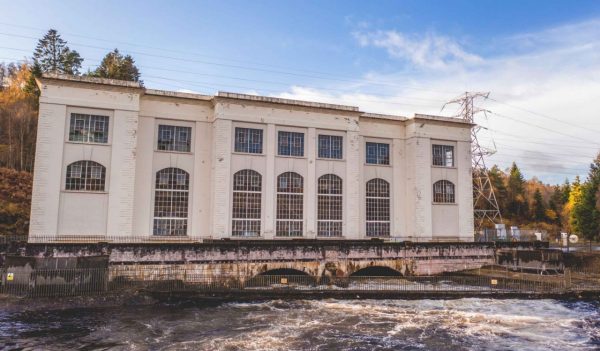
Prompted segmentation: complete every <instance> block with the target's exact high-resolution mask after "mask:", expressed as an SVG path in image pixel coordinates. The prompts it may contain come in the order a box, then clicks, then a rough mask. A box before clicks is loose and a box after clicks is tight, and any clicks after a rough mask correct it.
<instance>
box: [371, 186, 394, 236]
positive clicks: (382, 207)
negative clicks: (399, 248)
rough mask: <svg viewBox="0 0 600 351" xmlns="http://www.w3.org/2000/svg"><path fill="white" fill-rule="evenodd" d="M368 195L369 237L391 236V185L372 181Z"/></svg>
mask: <svg viewBox="0 0 600 351" xmlns="http://www.w3.org/2000/svg"><path fill="white" fill-rule="evenodd" d="M366 195H367V196H366V201H367V236H390V183H388V182H386V181H385V180H383V179H379V178H377V179H371V180H369V181H368V182H367V193H366Z"/></svg>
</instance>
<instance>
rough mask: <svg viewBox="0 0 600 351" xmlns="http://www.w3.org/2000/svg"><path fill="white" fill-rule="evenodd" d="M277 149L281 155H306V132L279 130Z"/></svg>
mask: <svg viewBox="0 0 600 351" xmlns="http://www.w3.org/2000/svg"><path fill="white" fill-rule="evenodd" d="M277 149H278V150H277V154H278V155H281V156H304V133H295V132H279V141H278V148H277Z"/></svg>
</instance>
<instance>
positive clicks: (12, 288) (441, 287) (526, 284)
mask: <svg viewBox="0 0 600 351" xmlns="http://www.w3.org/2000/svg"><path fill="white" fill-rule="evenodd" d="M124 267H125V268H123V267H120V266H116V267H110V268H86V269H83V268H81V269H62V270H61V269H58V270H57V269H52V270H50V269H47V270H44V269H37V270H19V271H14V269H13V271H9V270H8V269H6V268H4V269H1V270H0V274H1V276H0V294H3V295H12V296H19V297H55V296H56V297H62V296H91V295H108V294H126V293H127V292H131V293H134V292H136V291H141V290H144V291H150V292H161V293H164V292H168V293H176V292H192V293H211V292H222V293H229V292H238V293H239V292H243V293H250V292H272V293H289V292H294V293H300V294H310V293H311V292H348V293H354V292H356V293H363V292H371V293H382V294H383V293H394V294H398V295H401V294H403V293H438V294H444V293H448V294H453V293H454V294H455V293H464V294H498V293H500V294H552V293H555V294H560V293H566V292H569V291H573V290H572V289H571V284H573V286H575V287H576V288H575V290H577V291H581V290H582V289H586V290H594V291H600V277H598V278H599V279H597V280H596V279H587V280H586V279H581V277H577V276H574V275H572V274H570V273H569V274H565V275H561V276H555V277H553V278H552V279H527V278H523V277H519V278H509V277H489V276H483V275H482V276H477V275H458V274H456V275H441V276H410V277H409V276H407V277H402V276H399V277H387V276H385V277H383V276H382V277H376V276H370V277H362V276H360V277H358V276H357V277H352V276H351V277H328V276H310V275H257V276H253V277H246V276H239V275H225V276H208V275H206V274H205V273H202V272H198V271H196V270H193V269H184V268H165V269H156V268H148V269H146V268H141V267H137V268H135V269H131V268H127V266H124Z"/></svg>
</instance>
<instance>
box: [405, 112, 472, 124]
mask: <svg viewBox="0 0 600 351" xmlns="http://www.w3.org/2000/svg"><path fill="white" fill-rule="evenodd" d="M412 119H415V120H419V119H425V120H429V121H440V122H450V123H462V124H470V125H474V124H473V123H470V122H467V121H465V120H464V119H461V118H458V117H445V116H434V115H425V114H420V113H415V116H414V117H413V118H412Z"/></svg>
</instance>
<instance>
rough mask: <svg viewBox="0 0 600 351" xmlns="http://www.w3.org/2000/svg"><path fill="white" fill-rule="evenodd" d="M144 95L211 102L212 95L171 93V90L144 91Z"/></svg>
mask: <svg viewBox="0 0 600 351" xmlns="http://www.w3.org/2000/svg"><path fill="white" fill-rule="evenodd" d="M145 95H154V96H167V97H175V98H182V99H195V100H212V99H213V96H212V95H204V94H197V93H184V92H179V91H171V90H158V89H146V91H145Z"/></svg>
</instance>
